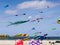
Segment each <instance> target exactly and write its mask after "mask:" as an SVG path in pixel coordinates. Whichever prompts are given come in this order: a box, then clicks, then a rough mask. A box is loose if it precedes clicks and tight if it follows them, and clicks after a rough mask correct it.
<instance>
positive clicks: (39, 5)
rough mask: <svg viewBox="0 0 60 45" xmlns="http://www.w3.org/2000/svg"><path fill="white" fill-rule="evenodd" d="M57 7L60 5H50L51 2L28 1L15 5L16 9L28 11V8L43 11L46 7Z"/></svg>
mask: <svg viewBox="0 0 60 45" xmlns="http://www.w3.org/2000/svg"><path fill="white" fill-rule="evenodd" d="M57 5H60V4H58V3H52V2H48V1H45V0H43V1H28V2H23V3H21V4H18V5H17V8H18V9H28V8H32V9H44V8H47V6H49V7H50V8H51V7H55V6H57Z"/></svg>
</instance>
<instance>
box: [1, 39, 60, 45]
mask: <svg viewBox="0 0 60 45" xmlns="http://www.w3.org/2000/svg"><path fill="white" fill-rule="evenodd" d="M49 41H51V42H55V41H56V40H43V41H42V44H41V45H53V44H51V43H49ZM0 45H15V40H0ZM24 45H29V41H24ZM54 45H60V43H55V44H54Z"/></svg>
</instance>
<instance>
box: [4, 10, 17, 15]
mask: <svg viewBox="0 0 60 45" xmlns="http://www.w3.org/2000/svg"><path fill="white" fill-rule="evenodd" d="M5 13H6V14H10V15H11V14H13V15H16V14H17V10H6V11H5Z"/></svg>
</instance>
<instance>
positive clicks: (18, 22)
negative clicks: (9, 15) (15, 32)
mask: <svg viewBox="0 0 60 45" xmlns="http://www.w3.org/2000/svg"><path fill="white" fill-rule="evenodd" d="M29 21H30V20H27V21H17V22H14V23H12V22H10V23H11V24H10V25H16V24H23V23H26V22H29ZM10 25H8V26H10Z"/></svg>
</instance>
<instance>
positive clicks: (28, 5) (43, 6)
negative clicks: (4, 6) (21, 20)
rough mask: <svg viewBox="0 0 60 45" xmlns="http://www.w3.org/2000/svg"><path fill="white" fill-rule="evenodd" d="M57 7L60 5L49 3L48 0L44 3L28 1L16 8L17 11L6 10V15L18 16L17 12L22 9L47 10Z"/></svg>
mask: <svg viewBox="0 0 60 45" xmlns="http://www.w3.org/2000/svg"><path fill="white" fill-rule="evenodd" d="M57 5H60V3H53V2H48V1H46V0H42V1H39V0H38V1H36V0H35V1H26V2H23V3H20V4H18V5H17V6H16V9H15V10H12V9H11V10H6V11H5V13H6V14H13V15H15V14H17V12H19V11H20V10H21V9H46V8H47V6H49V8H52V7H55V6H57Z"/></svg>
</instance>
